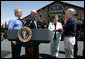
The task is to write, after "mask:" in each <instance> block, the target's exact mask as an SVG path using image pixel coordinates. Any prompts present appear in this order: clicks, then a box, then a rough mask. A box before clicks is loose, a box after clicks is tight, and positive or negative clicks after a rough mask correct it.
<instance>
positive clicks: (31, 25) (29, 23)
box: [23, 17, 36, 29]
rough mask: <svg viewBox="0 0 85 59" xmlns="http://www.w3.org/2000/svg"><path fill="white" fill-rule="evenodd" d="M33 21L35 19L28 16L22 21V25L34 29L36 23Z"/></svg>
mask: <svg viewBox="0 0 85 59" xmlns="http://www.w3.org/2000/svg"><path fill="white" fill-rule="evenodd" d="M34 22H35V19H34V18H32V17H30V18H28V19H26V20H25V21H24V23H23V26H27V27H29V28H30V29H36V25H35V23H34Z"/></svg>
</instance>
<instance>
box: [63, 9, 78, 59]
mask: <svg viewBox="0 0 85 59" xmlns="http://www.w3.org/2000/svg"><path fill="white" fill-rule="evenodd" d="M75 14H76V12H75V10H74V9H73V8H69V9H67V11H66V14H65V18H66V20H64V22H65V25H64V27H63V29H64V35H65V37H64V50H65V57H66V58H74V45H75V36H76V27H77V24H76V21H75V17H74V16H75Z"/></svg>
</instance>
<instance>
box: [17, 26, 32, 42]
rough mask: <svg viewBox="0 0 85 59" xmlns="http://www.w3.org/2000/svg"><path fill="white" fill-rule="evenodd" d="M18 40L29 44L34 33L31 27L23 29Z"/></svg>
mask: <svg viewBox="0 0 85 59" xmlns="http://www.w3.org/2000/svg"><path fill="white" fill-rule="evenodd" d="M17 34H18V38H19V40H20V41H22V42H29V41H30V40H31V38H32V31H31V29H30V28H29V27H26V26H24V27H22V28H20V29H19V30H18V33H17Z"/></svg>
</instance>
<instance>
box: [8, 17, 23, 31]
mask: <svg viewBox="0 0 85 59" xmlns="http://www.w3.org/2000/svg"><path fill="white" fill-rule="evenodd" d="M8 24H9V26H8V30H18V29H20V28H21V27H22V22H21V19H19V18H18V17H15V18H13V19H11V20H9V22H8Z"/></svg>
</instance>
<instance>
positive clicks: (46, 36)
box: [7, 29, 53, 58]
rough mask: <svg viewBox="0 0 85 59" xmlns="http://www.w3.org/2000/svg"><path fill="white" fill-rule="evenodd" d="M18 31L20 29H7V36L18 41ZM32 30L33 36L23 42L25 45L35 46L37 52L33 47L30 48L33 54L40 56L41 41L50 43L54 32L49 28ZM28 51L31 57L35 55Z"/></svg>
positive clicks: (10, 39)
mask: <svg viewBox="0 0 85 59" xmlns="http://www.w3.org/2000/svg"><path fill="white" fill-rule="evenodd" d="M18 31H19V30H8V31H7V36H8V40H9V41H17V40H19V39H18ZM31 31H32V37H31V40H30V41H29V42H22V41H20V42H21V44H22V46H24V47H29V48H34V47H35V50H36V51H35V52H34V51H33V50H32V49H29V50H30V51H31V50H32V51H33V53H32V55H34V54H36V56H38V57H39V44H40V43H49V42H50V41H51V39H52V37H53V32H52V31H50V30H48V29H31ZM26 53H28V55H29V57H30V58H31V57H32V58H33V57H35V56H30V54H29V52H28V51H27V50H26Z"/></svg>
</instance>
